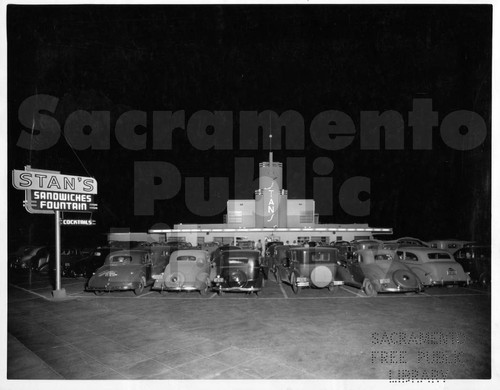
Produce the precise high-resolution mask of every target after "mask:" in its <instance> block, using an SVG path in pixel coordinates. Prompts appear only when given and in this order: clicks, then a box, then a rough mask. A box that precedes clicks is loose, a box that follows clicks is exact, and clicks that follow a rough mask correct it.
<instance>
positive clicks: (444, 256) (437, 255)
mask: <svg viewBox="0 0 500 390" xmlns="http://www.w3.org/2000/svg"><path fill="white" fill-rule="evenodd" d="M427 257H428V258H429V259H430V260H450V259H451V256H450V254H449V253H445V252H431V253H427Z"/></svg>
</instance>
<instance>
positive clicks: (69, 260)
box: [61, 248, 85, 278]
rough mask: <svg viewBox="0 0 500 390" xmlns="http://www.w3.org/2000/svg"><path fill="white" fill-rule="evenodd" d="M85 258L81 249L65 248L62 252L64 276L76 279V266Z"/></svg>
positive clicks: (62, 271)
mask: <svg viewBox="0 0 500 390" xmlns="http://www.w3.org/2000/svg"><path fill="white" fill-rule="evenodd" d="M84 257H85V256H84V255H83V254H82V252H81V251H80V249H79V248H63V249H62V250H61V273H62V275H63V276H67V277H72V278H74V277H76V276H79V275H77V274H76V273H75V264H76V263H77V262H79V261H80V260H81V259H83V258H84Z"/></svg>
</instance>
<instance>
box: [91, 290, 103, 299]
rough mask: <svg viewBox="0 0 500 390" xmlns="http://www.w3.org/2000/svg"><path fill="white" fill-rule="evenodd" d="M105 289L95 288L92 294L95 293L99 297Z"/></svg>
mask: <svg viewBox="0 0 500 390" xmlns="http://www.w3.org/2000/svg"><path fill="white" fill-rule="evenodd" d="M104 293H105V291H102V290H95V291H94V294H95V295H97V296H98V297H100V296H101V295H104Z"/></svg>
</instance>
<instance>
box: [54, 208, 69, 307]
mask: <svg viewBox="0 0 500 390" xmlns="http://www.w3.org/2000/svg"><path fill="white" fill-rule="evenodd" d="M55 219H56V289H55V290H54V291H52V295H53V296H54V298H65V297H66V290H65V289H63V288H61V218H60V211H59V210H56V218H55Z"/></svg>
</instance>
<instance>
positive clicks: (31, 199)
mask: <svg viewBox="0 0 500 390" xmlns="http://www.w3.org/2000/svg"><path fill="white" fill-rule="evenodd" d="M12 185H13V186H14V188H16V189H18V190H24V193H25V200H24V202H23V205H24V208H25V209H26V210H27V211H28V212H30V213H33V214H53V213H54V212H56V211H68V212H78V211H80V212H92V211H96V210H97V203H95V200H94V195H96V194H97V181H96V180H95V179H94V178H92V177H83V176H73V175H63V174H61V173H60V172H58V171H48V170H42V169H32V168H31V167H30V166H29V165H28V166H25V167H24V171H21V170H18V169H14V170H12Z"/></svg>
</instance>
